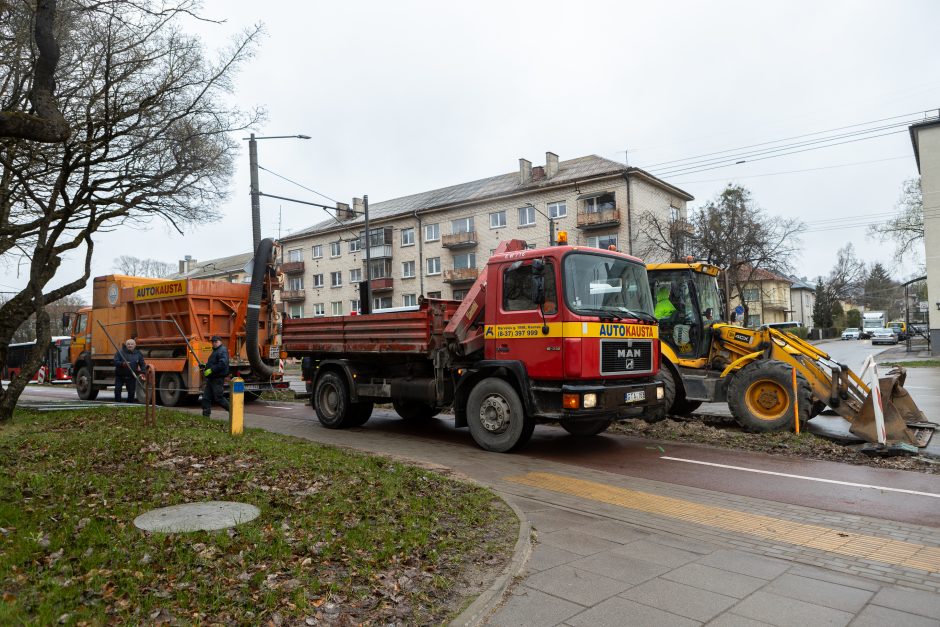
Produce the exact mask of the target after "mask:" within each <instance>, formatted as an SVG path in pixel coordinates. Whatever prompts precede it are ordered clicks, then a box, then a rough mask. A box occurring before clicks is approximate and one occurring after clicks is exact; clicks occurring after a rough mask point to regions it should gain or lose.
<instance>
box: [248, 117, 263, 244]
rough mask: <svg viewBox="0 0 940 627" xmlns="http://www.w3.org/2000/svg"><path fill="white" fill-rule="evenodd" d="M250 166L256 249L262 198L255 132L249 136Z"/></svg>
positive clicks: (252, 230)
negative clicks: (259, 185)
mask: <svg viewBox="0 0 940 627" xmlns="http://www.w3.org/2000/svg"><path fill="white" fill-rule="evenodd" d="M248 168H249V170H250V174H251V241H252V246H251V249H252V250H255V251H256V250H258V244H260V243H261V199H260V192H259V190H258V142H257V140H255V134H254V133H252V134H251V137H249V138H248Z"/></svg>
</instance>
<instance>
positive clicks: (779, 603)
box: [734, 590, 854, 627]
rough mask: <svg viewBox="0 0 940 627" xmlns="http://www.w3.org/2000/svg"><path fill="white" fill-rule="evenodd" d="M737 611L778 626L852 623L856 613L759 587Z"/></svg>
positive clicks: (741, 603) (738, 605)
mask: <svg viewBox="0 0 940 627" xmlns="http://www.w3.org/2000/svg"><path fill="white" fill-rule="evenodd" d="M734 613H735V614H740V615H741V616H746V617H747V618H753V619H755V620H761V621H764V622H765V623H770V624H771V625H777V626H778V627H806V626H807V625H813V626H814V627H816V626H819V627H821V626H823V625H848V624H849V621H850V620H852V617H853V616H854V615H853V614H851V613H849V612H843V611H842V610H834V609H832V608H831V607H823V606H822V605H816V604H814V603H806V602H805V601H798V600H796V599H788V598H786V597H782V596H779V595H776V594H768V593H766V592H763V591H761V590H758V591H757V592H755V593H754V594H752V595H751V596H749V597H748V598H746V599H744V600H743V601H741V602H740V603H738V604H737V605H735V606H734Z"/></svg>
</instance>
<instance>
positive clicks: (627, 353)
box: [617, 348, 640, 359]
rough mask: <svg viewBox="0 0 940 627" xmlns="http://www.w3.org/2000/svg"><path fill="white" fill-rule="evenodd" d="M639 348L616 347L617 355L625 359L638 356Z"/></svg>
mask: <svg viewBox="0 0 940 627" xmlns="http://www.w3.org/2000/svg"><path fill="white" fill-rule="evenodd" d="M639 356H640V351H639V349H630V348H618V349H617V357H622V358H624V359H626V358H627V357H639Z"/></svg>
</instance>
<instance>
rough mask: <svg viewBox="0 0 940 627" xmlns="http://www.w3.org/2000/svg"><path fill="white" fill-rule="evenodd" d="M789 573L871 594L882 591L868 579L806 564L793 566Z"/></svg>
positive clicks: (878, 584)
mask: <svg viewBox="0 0 940 627" xmlns="http://www.w3.org/2000/svg"><path fill="white" fill-rule="evenodd" d="M787 573H788V574H791V575H796V576H797V577H806V578H809V579H818V580H820V581H828V582H829V583H838V584H841V585H843V586H851V587H853V588H859V589H861V590H869V591H871V592H878V590H880V589H881V584H880V583H875V582H874V581H869V580H868V579H863V578H862V577H853V576H851V575H845V574H842V573H838V572H836V571H834V570H827V569H825V568H817V567H815V566H807V565H805V564H796V565H794V566H791V567H790V570H788V571H787Z"/></svg>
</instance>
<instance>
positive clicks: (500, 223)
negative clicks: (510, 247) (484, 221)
mask: <svg viewBox="0 0 940 627" xmlns="http://www.w3.org/2000/svg"><path fill="white" fill-rule="evenodd" d="M504 226H506V212H505V211H494V212H493V213H491V214H490V228H491V229H498V228H502V227H504Z"/></svg>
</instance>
